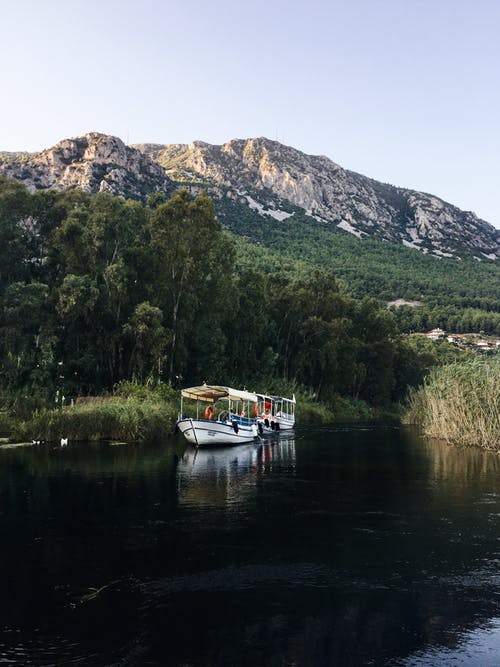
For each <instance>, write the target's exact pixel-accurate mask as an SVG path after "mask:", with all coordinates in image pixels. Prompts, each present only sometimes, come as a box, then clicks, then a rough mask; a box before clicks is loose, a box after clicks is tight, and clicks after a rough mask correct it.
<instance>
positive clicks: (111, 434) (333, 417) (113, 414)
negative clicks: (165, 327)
mask: <svg viewBox="0 0 500 667" xmlns="http://www.w3.org/2000/svg"><path fill="white" fill-rule="evenodd" d="M265 391H266V392H268V393H271V394H275V395H283V396H289V397H291V396H292V395H293V394H295V396H296V399H297V412H296V422H297V425H299V426H307V425H311V424H331V423H334V422H349V421H375V420H381V419H383V420H388V419H389V420H391V421H395V420H397V419H398V413H397V406H396V408H394V407H393V408H392V409H390V410H386V411H381V410H380V409H375V408H373V407H371V406H369V405H368V404H367V403H365V402H364V401H360V400H356V399H353V398H345V397H341V396H336V397H334V398H333V399H332V400H330V401H328V402H320V401H318V400H317V399H316V396H315V395H314V394H313V393H312V392H308V391H307V390H305V389H304V388H303V387H300V386H298V385H296V384H295V383H289V382H288V383H284V382H283V381H279V380H278V381H275V382H273V383H270V385H269V386H267V387H266V388H265ZM179 403H180V392H179V391H178V390H174V389H172V388H171V387H169V386H168V385H162V386H160V387H155V388H150V387H148V386H145V385H140V384H134V383H131V382H127V383H122V384H120V385H118V386H117V387H115V391H114V393H113V394H112V395H109V396H98V397H93V398H85V399H79V400H77V402H76V404H75V405H74V406H71V407H69V406H68V407H65V408H58V409H53V408H37V409H36V410H34V411H33V413H32V414H30V416H28V417H25V418H24V419H20V418H19V417H18V418H12V417H8V416H6V415H4V416H3V419H0V435H3V436H10V439H15V440H22V441H31V440H45V441H48V442H51V441H52V442H58V441H59V440H60V439H61V438H69V439H70V440H72V441H75V440H80V441H96V440H124V441H127V442H132V441H144V440H163V439H165V438H166V437H168V436H169V435H170V434H171V433H172V432H173V426H174V424H175V419H176V418H177V413H178V409H179Z"/></svg>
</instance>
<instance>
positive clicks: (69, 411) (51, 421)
mask: <svg viewBox="0 0 500 667" xmlns="http://www.w3.org/2000/svg"><path fill="white" fill-rule="evenodd" d="M165 394H166V392H165V391H158V390H157V391H151V390H148V389H147V388H146V387H141V386H138V385H133V384H127V385H124V386H121V387H119V388H118V389H117V391H116V393H115V394H114V395H112V396H102V397H95V398H87V399H84V400H80V401H79V402H77V403H76V405H74V406H72V407H66V408H64V409H42V410H37V411H36V412H35V413H34V414H33V416H32V417H31V418H30V419H27V420H25V421H21V422H17V423H16V424H15V426H14V429H13V432H12V433H11V434H10V435H11V438H12V437H14V438H16V439H19V440H33V439H43V440H47V441H59V440H60V438H63V437H64V438H69V439H70V440H83V441H85V440H126V441H140V440H155V439H164V438H165V437H167V436H168V435H169V434H170V433H171V432H172V426H173V424H174V422H175V419H176V416H177V410H178V401H177V400H175V401H174V400H173V397H172V396H170V395H165Z"/></svg>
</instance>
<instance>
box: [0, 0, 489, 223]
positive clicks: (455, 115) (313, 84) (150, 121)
mask: <svg viewBox="0 0 500 667" xmlns="http://www.w3.org/2000/svg"><path fill="white" fill-rule="evenodd" d="M499 31H500V0H474V1H473V0H406V1H405V0H330V1H327V0H309V1H307V2H306V1H302V0H300V1H299V0H289V1H288V2H284V1H282V0H266V1H264V0H253V1H252V2H238V0H233V1H232V2H230V1H229V0H219V1H218V2H207V1H202V0H165V1H163V2H161V1H160V0H142V1H139V0H121V1H118V0H100V1H98V0H60V1H59V0H45V1H44V0H2V2H1V20H0V56H1V62H2V67H1V70H0V81H1V91H2V99H1V104H0V120H1V122H0V150H29V151H32V150H40V149H43V148H47V147H49V146H51V145H53V144H55V143H56V142H57V141H59V140H60V139H63V138H66V137H75V136H79V135H81V134H83V133H85V132H87V131H90V130H97V131H100V132H106V133H110V134H115V135H118V136H120V137H121V138H122V139H123V140H124V141H128V142H129V143H138V142H158V143H185V142H190V141H193V140H194V139H202V140H204V141H208V142H210V143H223V142H225V141H228V140H229V139H233V138H246V137H256V136H267V137H269V138H271V139H278V140H279V141H282V142H283V143H286V144H288V145H291V146H294V147H296V148H298V149H300V150H303V151H305V152H306V153H312V154H323V155H327V156H328V157H330V158H331V159H332V160H334V161H335V162H337V163H339V164H340V165H342V166H343V167H346V168H348V169H353V170H355V171H358V172H361V173H363V174H365V175H367V176H371V177H372V178H376V179H378V180H381V181H385V182H389V183H393V184H395V185H400V186H405V187H410V188H414V189H417V190H424V191H426V192H431V193H433V194H436V195H438V196H440V197H442V198H443V199H446V200H447V201H450V202H452V203H454V204H456V205H457V206H460V207H461V208H464V209H467V210H473V211H475V212H476V213H477V214H478V215H479V216H480V217H482V218H484V219H486V220H488V221H489V222H491V223H492V224H494V225H495V226H497V227H500V199H499V197H498V190H499V185H500V183H499V177H500V132H499V121H500V39H499Z"/></svg>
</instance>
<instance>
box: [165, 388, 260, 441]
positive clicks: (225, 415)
mask: <svg viewBox="0 0 500 667" xmlns="http://www.w3.org/2000/svg"><path fill="white" fill-rule="evenodd" d="M185 400H188V401H192V402H193V403H191V409H189V407H187V409H186V405H185ZM185 409H186V414H185V412H184V411H185ZM188 413H189V414H188ZM200 413H201V414H200ZM176 430H179V431H180V432H181V433H182V435H183V436H184V437H185V438H186V440H187V441H188V442H190V443H191V444H193V445H195V446H196V447H200V446H207V445H235V444H241V443H243V442H250V441H252V440H254V439H255V438H257V437H258V433H259V432H258V427H257V394H254V393H252V392H250V391H246V390H245V389H243V390H241V389H233V388H232V387H222V386H219V385H207V384H203V385H200V386H197V387H189V388H188V389H183V390H182V391H181V409H180V413H179V417H178V419H177V422H176Z"/></svg>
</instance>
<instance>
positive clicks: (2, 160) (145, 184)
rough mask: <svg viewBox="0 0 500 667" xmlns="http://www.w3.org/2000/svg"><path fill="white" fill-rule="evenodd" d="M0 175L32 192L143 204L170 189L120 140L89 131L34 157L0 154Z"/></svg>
mask: <svg viewBox="0 0 500 667" xmlns="http://www.w3.org/2000/svg"><path fill="white" fill-rule="evenodd" d="M0 173H4V174H6V175H7V176H10V177H11V178H15V179H16V180H18V181H21V182H22V183H24V185H26V186H27V188H28V189H29V190H31V191H34V190H40V189H48V188H53V189H56V190H64V189H66V188H79V189H81V190H85V191H86V192H92V193H93V192H103V191H106V192H110V193H111V194H118V195H124V196H126V197H131V198H134V199H141V200H144V199H145V198H146V197H147V195H148V194H150V193H151V192H155V191H157V190H171V189H172V183H171V181H170V180H169V179H168V178H167V177H166V175H165V170H164V169H163V168H162V167H160V165H158V164H157V163H156V162H154V161H152V160H151V159H150V158H149V157H148V156H147V155H145V154H144V153H141V152H140V151H138V150H136V149H135V148H131V147H129V146H126V145H125V144H124V143H123V141H122V140H121V139H118V138H117V137H110V136H108V135H105V134H100V133H98V132H89V133H88V134H86V135H85V136H83V137H78V138H77V139H63V140H62V141H60V142H59V143H58V144H56V145H55V146H54V147H53V148H49V149H47V150H44V151H41V152H39V153H0Z"/></svg>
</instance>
